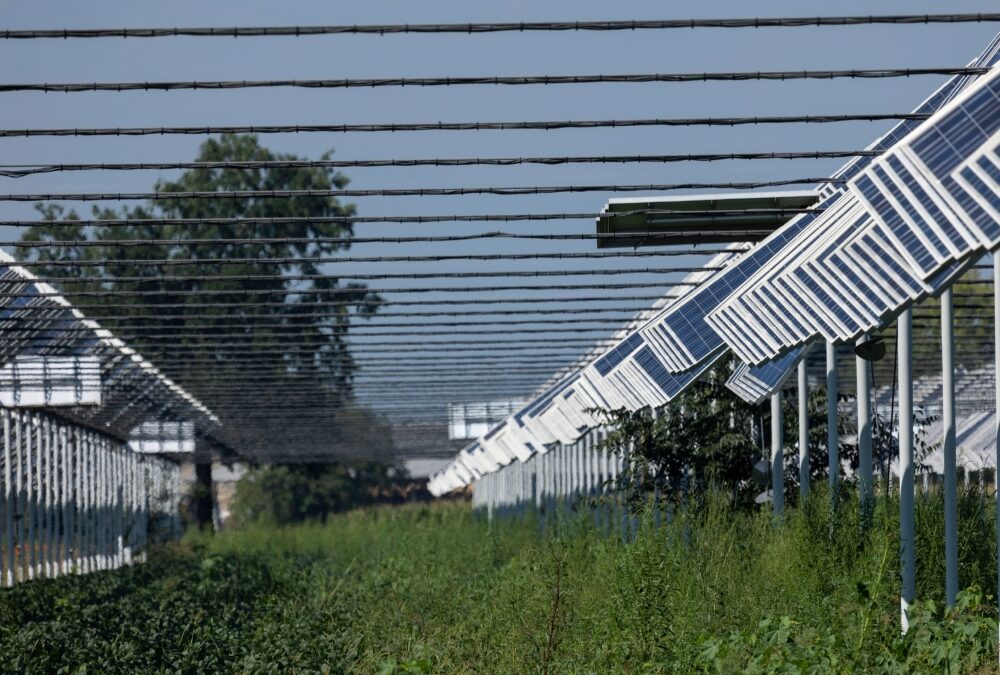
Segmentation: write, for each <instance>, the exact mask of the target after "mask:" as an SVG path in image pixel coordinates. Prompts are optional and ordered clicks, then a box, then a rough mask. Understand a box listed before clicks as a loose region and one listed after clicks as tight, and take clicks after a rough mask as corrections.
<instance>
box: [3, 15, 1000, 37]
mask: <svg viewBox="0 0 1000 675" xmlns="http://www.w3.org/2000/svg"><path fill="white" fill-rule="evenodd" d="M994 21H1000V14H996V13H981V12H980V13H975V14H972V13H963V14H958V13H952V14H891V15H867V16H813V17H751V18H735V19H629V20H624V21H516V22H481V23H425V24H391V23H390V24H368V25H363V24H362V25H359V24H353V25H325V26H227V27H176V28H57V29H21V30H17V29H14V30H3V31H0V39H4V40H37V39H62V40H66V39H69V38H155V37H181V36H183V37H227V38H236V37H278V36H280V37H305V36H313V35H378V36H386V35H399V34H440V33H458V34H462V33H465V34H478V33H528V32H563V31H590V32H607V31H636V30H664V29H678V28H686V29H695V28H799V27H817V26H870V25H920V24H923V25H927V24H954V23H985V22H994Z"/></svg>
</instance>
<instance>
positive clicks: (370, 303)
mask: <svg viewBox="0 0 1000 675" xmlns="http://www.w3.org/2000/svg"><path fill="white" fill-rule="evenodd" d="M324 157H329V153H327V154H326V155H324ZM296 159H298V158H297V157H295V156H293V155H287V154H278V153H274V152H272V151H270V150H268V149H267V148H265V147H263V146H262V145H261V144H260V142H259V140H258V138H257V137H256V136H255V135H224V136H221V137H220V138H211V139H209V140H206V141H205V142H204V143H202V145H201V147H200V149H199V152H198V156H197V158H196V161H198V162H227V161H228V162H242V161H273V160H296ZM347 182H348V181H347V178H346V177H345V176H343V175H342V174H340V173H338V172H336V171H333V170H330V169H323V168H309V167H307V168H298V167H296V168H267V169H243V168H235V167H232V168H221V169H193V170H188V171H185V172H183V173H182V174H181V175H180V177H179V178H178V179H177V180H173V181H161V182H157V183H156V186H155V189H156V191H157V192H158V193H171V192H229V191H265V190H313V191H327V190H332V189H335V188H343V187H345V186H346V185H347ZM36 208H38V210H39V211H40V213H41V215H42V218H43V219H44V220H45V221H46V222H45V223H42V224H39V225H37V226H34V227H32V228H30V229H28V230H27V231H26V232H25V233H24V235H23V237H22V241H23V242H24V243H25V244H26V246H24V247H22V248H19V249H18V255H19V257H20V258H21V259H23V260H31V261H36V262H41V263H46V262H48V263H51V264H50V265H42V266H40V267H39V274H40V275H42V276H45V277H55V278H57V279H59V280H60V283H59V286H60V287H61V289H62V290H63V291H66V292H74V291H111V292H115V293H116V294H117V295H115V296H114V299H113V300H111V301H109V300H108V298H107V297H100V296H99V295H98V296H90V297H88V296H76V297H74V298H73V300H74V302H75V303H76V304H78V305H80V306H81V307H82V308H83V309H85V310H86V309H87V308H88V307H90V308H92V309H93V310H94V312H96V313H100V314H102V315H103V314H107V313H108V312H106V311H101V309H100V308H101V307H102V306H103V305H106V304H109V303H110V302H113V303H115V305H116V310H115V312H114V314H115V315H116V318H114V319H109V320H104V321H102V323H105V324H106V325H107V327H108V328H111V329H112V330H114V329H115V328H116V327H117V326H122V327H124V326H126V324H127V327H124V328H122V329H121V330H120V332H121V333H125V334H130V333H135V334H136V335H135V339H133V340H130V346H133V347H135V348H137V349H138V350H139V351H140V352H141V353H143V354H144V355H146V356H148V357H150V359H151V360H152V361H153V362H154V363H155V362H156V361H157V357H158V356H160V355H163V354H166V353H168V352H169V353H178V354H185V355H194V354H197V357H196V358H197V363H198V364H199V365H201V364H203V366H202V367H200V368H199V367H198V366H195V368H196V369H197V372H196V374H197V377H196V378H192V381H190V382H185V377H183V375H184V374H185V373H188V374H190V373H192V370H191V369H188V370H186V371H184V370H182V371H180V372H181V374H182V376H181V377H178V380H179V381H180V382H181V383H182V384H184V385H185V388H187V389H188V390H189V391H191V392H192V393H193V394H194V395H196V396H198V397H199V398H202V399H203V400H205V401H206V403H208V404H209V407H213V405H212V404H213V399H214V402H215V403H218V404H220V406H221V407H222V408H224V412H223V413H222V415H223V417H224V423H225V424H226V428H227V430H228V432H229V434H230V438H236V439H237V441H242V440H245V441H247V442H256V443H257V444H258V445H261V446H263V447H264V448H265V450H267V449H270V448H269V445H271V446H276V445H278V444H281V443H284V442H285V441H286V438H284V437H283V436H282V433H283V431H284V428H283V427H282V425H280V424H276V425H273V426H274V428H273V429H272V438H264V439H260V438H254V437H253V434H256V433H257V432H256V431H254V432H252V433H251V432H249V431H246V430H244V429H243V425H242V424H241V421H242V420H243V418H241V415H247V413H246V411H247V410H253V409H257V410H260V408H261V402H262V400H264V401H266V400H269V399H267V397H268V396H269V394H268V393H267V388H268V386H269V385H271V384H272V383H274V384H276V386H275V387H274V389H275V391H295V392H297V393H296V400H298V401H305V402H308V404H309V405H310V406H313V407H315V408H316V409H320V410H327V411H337V410H341V409H343V408H344V406H345V405H347V403H348V402H349V401H350V400H351V398H352V391H351V389H352V381H353V376H354V372H355V364H354V361H353V359H352V357H351V353H350V351H349V349H348V344H347V342H346V340H345V339H344V338H345V336H346V335H347V333H348V330H349V327H350V322H351V317H352V316H353V317H358V318H367V317H370V316H371V315H372V314H373V313H374V312H375V310H376V308H377V306H378V304H379V302H380V298H379V296H378V295H377V294H375V293H373V292H371V291H369V290H368V289H367V288H366V287H365V286H364V285H363V284H357V283H348V284H343V283H341V282H340V280H339V279H337V278H336V277H334V276H332V275H328V274H327V272H328V268H327V267H326V266H324V265H323V263H322V262H319V261H317V259H318V258H323V257H329V256H330V255H331V254H334V253H336V252H339V251H345V250H347V249H348V248H349V247H350V241H349V240H350V237H351V236H352V234H353V229H352V226H351V223H350V221H349V220H348V218H349V217H350V216H352V215H353V214H354V213H355V208H354V206H353V205H343V204H341V203H340V202H339V201H338V200H336V199H334V198H332V197H327V196H294V197H287V198H258V197H245V198H236V199H233V198H209V199H206V198H200V199H199V198H178V199H170V198H166V197H164V198H161V199H156V200H153V201H151V202H149V203H146V204H142V205H139V206H135V207H132V208H127V207H123V208H121V209H120V210H117V211H116V210H112V209H107V208H96V207H95V208H94V209H93V211H92V213H93V218H95V219H99V220H107V221H112V222H111V223H104V224H102V225H101V226H99V227H87V226H84V225H83V224H80V223H78V222H77V221H78V220H79V217H78V215H77V214H76V213H75V212H74V211H66V209H65V208H64V207H62V206H61V205H57V204H48V205H38V206H37V207H36ZM276 217H280V218H282V219H287V218H294V219H295V220H293V221H291V222H289V221H282V222H277V223H276V222H272V221H269V220H267V219H269V218H276ZM150 219H155V220H150ZM205 219H207V220H205ZM246 219H254V220H252V221H249V222H248V221H247V220H246ZM143 221H145V222H143ZM32 244H34V245H32ZM38 244H42V246H39V245H38ZM178 263H182V264H178ZM220 292H221V293H220ZM151 329H154V330H155V331H157V332H160V333H163V334H168V335H169V336H170V337H169V339H168V340H164V339H163V337H162V336H160V337H149V331H150V330H151ZM279 341H281V342H280V343H279ZM248 362H253V364H254V365H253V366H252V368H251V367H248V366H247V363H248ZM164 370H166V371H167V372H168V374H170V368H164ZM234 382H241V383H245V384H246V386H243V387H239V386H237V387H234V386H233V384H234ZM255 383H262V384H260V385H255ZM264 383H266V384H264ZM222 387H224V388H225V396H224V400H220V397H219V396H218V395H217V394H218V392H219V391H220V388H222ZM272 396H277V395H272ZM275 402H276V403H281V402H282V401H281V400H276V401H275ZM227 415H228V417H229V419H225V417H226V416H227ZM297 423H298V422H297ZM324 431H325V429H324ZM240 434H244V435H243V436H241V435H240ZM237 449H240V450H242V449H243V448H237ZM292 450H293V451H294V450H295V448H292ZM202 473H207V472H202Z"/></svg>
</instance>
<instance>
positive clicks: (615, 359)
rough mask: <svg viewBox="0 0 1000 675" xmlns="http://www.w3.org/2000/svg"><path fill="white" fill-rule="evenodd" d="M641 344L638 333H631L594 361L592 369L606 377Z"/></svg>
mask: <svg viewBox="0 0 1000 675" xmlns="http://www.w3.org/2000/svg"><path fill="white" fill-rule="evenodd" d="M642 344H643V340H642V335H641V334H639V333H638V332H636V333H633V334H632V335H630V336H628V337H627V338H625V339H624V340H623V341H622V342H620V343H618V346H617V347H615V348H614V349H611V350H609V351H608V353H607V354H605V355H604V356H602V357H601V358H599V359H598V360H597V361H595V362H594V367H595V368H597V372H599V373H600V374H601V375H607V374H608V373H610V372H611V371H612V370H614V368H615V366H617V365H618V364H619V363H621V362H622V360H623V359H624V358H625V357H626V356H628V355H629V354H631V353H632V352H634V351H635V350H636V349H638V347H639V346H640V345H642Z"/></svg>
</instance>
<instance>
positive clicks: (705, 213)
mask: <svg viewBox="0 0 1000 675" xmlns="http://www.w3.org/2000/svg"><path fill="white" fill-rule="evenodd" d="M822 212H823V209H818V208H806V209H781V208H777V209H768V208H763V209H725V210H723V209H719V210H688V209H670V210H666V209H638V208H637V209H632V210H630V211H613V212H609V213H594V212H585V213H565V212H550V213H488V214H485V213H484V214H470V215H465V214H444V215H431V216H407V215H403V216H391V215H385V216H316V217H312V216H287V217H263V218H250V217H240V218H98V219H89V220H88V219H80V220H67V219H56V220H0V226H4V227H37V226H39V225H44V226H47V227H48V226H55V227H117V226H123V225H139V226H142V227H151V226H161V225H162V226H166V225H313V224H316V225H321V224H327V223H341V224H345V225H346V224H350V225H356V224H359V223H401V224H408V223H450V222H456V223H470V222H484V223H485V222H504V223H510V222H520V221H536V220H537V221H547V220H596V219H597V218H605V219H616V218H629V217H631V216H647V215H653V216H661V217H662V218H659V217H658V218H657V219H656V220H657V222H660V221H661V220H665V221H669V220H672V219H675V218H676V219H684V218H691V217H711V216H743V215H765V216H771V215H774V216H786V215H798V214H800V213H822Z"/></svg>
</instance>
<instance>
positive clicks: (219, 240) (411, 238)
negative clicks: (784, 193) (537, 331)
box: [0, 222, 779, 249]
mask: <svg viewBox="0 0 1000 675" xmlns="http://www.w3.org/2000/svg"><path fill="white" fill-rule="evenodd" d="M778 226H779V223H777V222H776V223H775V224H774V227H767V228H761V227H760V226H755V228H756V229H739V230H731V231H723V230H708V229H706V230H692V231H676V232H654V231H649V232H642V231H634V232H633V231H630V232H607V233H602V232H599V233H596V234H595V233H591V232H587V233H573V234H539V233H520V232H501V231H492V232H476V233H474V234H443V235H408V236H393V237H322V236H316V237H213V238H209V239H187V238H183V239H182V238H169V237H168V238H163V239H149V238H145V239H45V240H41V241H25V240H12V241H0V246H6V247H9V248H20V249H47V248H53V247H57V246H61V247H74V248H96V247H107V246H115V247H119V248H135V247H141V246H212V245H219V246H258V245H272V244H289V245H301V244H336V245H353V244H415V243H432V242H433V243H443V242H462V241H476V240H481V239H529V240H536V241H616V240H623V239H625V240H629V241H632V240H650V241H659V240H666V241H668V242H669V241H670V240H672V239H683V240H684V242H685V243H687V244H691V243H692V242H690V241H689V240H690V239H696V238H698V237H704V238H718V237H721V236H733V235H737V234H738V235H739V236H741V237H744V236H745V237H750V238H754V237H762V236H765V235H767V234H770V233H771V232H773V231H774V230H775V229H777V227H778ZM734 241H738V242H742V241H747V239H739V240H734ZM714 243H718V242H714Z"/></svg>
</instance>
